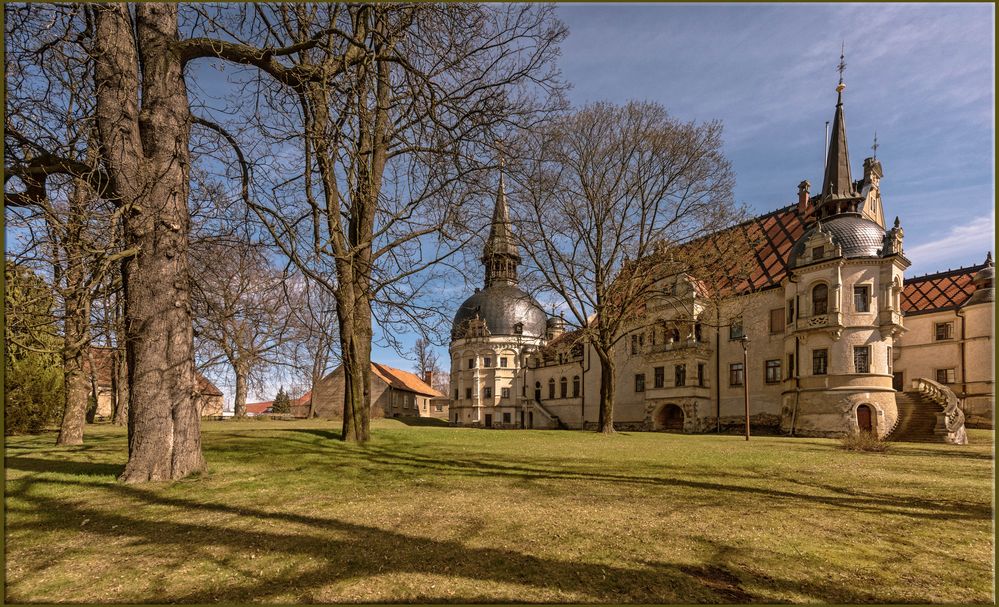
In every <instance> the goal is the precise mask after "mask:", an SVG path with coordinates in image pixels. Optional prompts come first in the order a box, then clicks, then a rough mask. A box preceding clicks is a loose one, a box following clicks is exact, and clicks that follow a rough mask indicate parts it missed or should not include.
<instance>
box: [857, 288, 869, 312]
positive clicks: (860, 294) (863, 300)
mask: <svg viewBox="0 0 999 607" xmlns="http://www.w3.org/2000/svg"><path fill="white" fill-rule="evenodd" d="M853 309H854V311H855V312H870V311H871V287H870V286H868V285H863V286H857V287H853Z"/></svg>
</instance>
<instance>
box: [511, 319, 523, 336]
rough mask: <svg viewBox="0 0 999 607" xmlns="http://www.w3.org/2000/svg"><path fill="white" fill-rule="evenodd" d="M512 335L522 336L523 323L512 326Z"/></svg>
mask: <svg viewBox="0 0 999 607" xmlns="http://www.w3.org/2000/svg"><path fill="white" fill-rule="evenodd" d="M513 333H514V335H523V334H524V323H522V322H518V323H517V324H515V325H513Z"/></svg>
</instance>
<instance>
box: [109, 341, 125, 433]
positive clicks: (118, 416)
mask: <svg viewBox="0 0 999 607" xmlns="http://www.w3.org/2000/svg"><path fill="white" fill-rule="evenodd" d="M112 360H113V362H112V365H114V368H113V370H112V373H113V375H112V376H111V377H112V384H113V385H112V387H111V391H112V393H113V394H114V412H113V413H112V415H111V423H113V424H114V425H116V426H124V425H125V423H126V421H127V419H128V362H126V359H125V353H124V352H123V351H122V348H117V347H116V348H115V350H114V354H113V359H112Z"/></svg>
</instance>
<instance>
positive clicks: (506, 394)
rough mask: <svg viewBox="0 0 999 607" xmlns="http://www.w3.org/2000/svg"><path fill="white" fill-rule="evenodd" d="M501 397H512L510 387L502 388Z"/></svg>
mask: <svg viewBox="0 0 999 607" xmlns="http://www.w3.org/2000/svg"><path fill="white" fill-rule="evenodd" d="M500 397H501V398H510V388H500Z"/></svg>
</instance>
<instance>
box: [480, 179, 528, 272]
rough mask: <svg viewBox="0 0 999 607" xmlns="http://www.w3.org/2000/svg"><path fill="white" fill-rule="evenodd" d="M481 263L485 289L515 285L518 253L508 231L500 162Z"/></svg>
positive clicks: (508, 220) (504, 184) (508, 224)
mask: <svg viewBox="0 0 999 607" xmlns="http://www.w3.org/2000/svg"><path fill="white" fill-rule="evenodd" d="M482 263H483V265H484V266H485V267H486V283H485V286H486V287H487V288H488V287H490V286H492V285H494V284H507V285H516V284H517V266H518V265H520V251H519V249H518V248H517V243H516V242H515V241H514V238H513V232H512V231H511V229H510V211H509V209H507V204H506V183H505V181H504V179H503V162H502V161H500V178H499V188H498V189H497V191H496V207H495V208H494V209H493V221H492V225H491V226H490V227H489V239H488V240H486V246H485V249H484V250H483V252H482Z"/></svg>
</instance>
